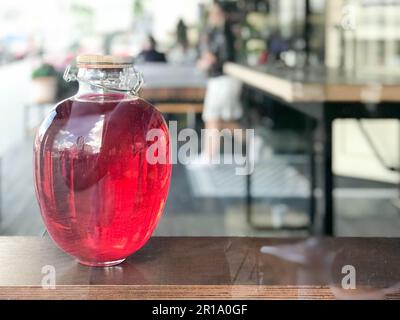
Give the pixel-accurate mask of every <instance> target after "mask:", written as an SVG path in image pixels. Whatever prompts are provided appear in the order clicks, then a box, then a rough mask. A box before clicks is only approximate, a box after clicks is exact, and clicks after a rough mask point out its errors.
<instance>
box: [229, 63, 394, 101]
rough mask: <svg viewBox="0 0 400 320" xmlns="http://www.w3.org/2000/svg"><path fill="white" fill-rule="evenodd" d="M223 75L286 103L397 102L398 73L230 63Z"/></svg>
mask: <svg viewBox="0 0 400 320" xmlns="http://www.w3.org/2000/svg"><path fill="white" fill-rule="evenodd" d="M224 72H225V73H226V74H228V75H230V76H232V77H234V78H237V79H239V80H241V81H242V82H244V83H246V84H248V85H251V86H253V87H255V88H257V89H260V90H262V91H265V92H266V93H268V94H271V95H273V96H276V97H278V98H281V99H283V100H284V101H286V102H289V103H303V102H315V103H323V102H362V103H368V102H399V101H400V76H399V75H398V74H397V75H394V74H392V75H391V74H378V73H374V74H372V73H367V72H364V71H363V70H362V69H360V70H357V71H351V72H349V71H343V70H338V69H328V68H316V67H304V68H301V69H294V68H289V67H285V66H278V65H276V66H275V65H270V66H260V67H249V66H245V65H241V64H237V63H231V62H229V63H226V64H225V65H224Z"/></svg>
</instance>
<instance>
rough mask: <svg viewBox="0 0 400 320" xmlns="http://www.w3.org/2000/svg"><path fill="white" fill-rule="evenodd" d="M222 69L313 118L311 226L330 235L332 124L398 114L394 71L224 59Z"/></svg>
mask: <svg viewBox="0 0 400 320" xmlns="http://www.w3.org/2000/svg"><path fill="white" fill-rule="evenodd" d="M224 72H225V73H226V74H228V75H230V76H232V77H235V78H237V79H239V80H241V81H243V82H244V83H245V84H246V85H248V86H249V87H251V88H254V90H257V91H260V92H262V93H263V94H265V95H266V96H268V97H269V98H270V99H273V100H275V101H278V102H280V103H282V104H283V105H286V106H288V107H290V108H292V109H295V110H297V111H299V112H301V113H302V114H305V115H306V116H308V117H309V119H312V120H316V121H317V128H316V130H314V131H313V130H311V132H310V140H311V141H310V145H311V146H310V160H311V179H310V180H311V181H310V189H311V190H310V191H311V193H310V194H311V205H310V208H311V209H310V211H311V222H314V217H315V216H316V215H315V214H314V212H315V211H317V210H316V205H315V203H314V202H315V201H314V190H315V187H316V184H317V183H318V184H319V187H320V188H321V190H322V194H323V197H322V200H323V201H322V205H321V206H320V207H319V210H318V211H319V212H318V213H319V214H318V215H317V217H321V219H320V220H321V221H318V223H316V224H315V225H316V226H317V228H314V230H313V231H314V232H317V233H323V234H325V235H333V234H334V222H335V221H334V215H333V214H334V202H333V189H334V179H333V172H332V123H333V121H334V120H335V119H344V118H356V119H361V118H374V119H376V118H381V119H382V118H386V119H398V118H400V107H399V103H400V76H399V75H398V74H397V75H396V74H392V75H390V74H389V75H388V74H386V75H385V74H379V73H376V74H375V73H368V72H364V71H363V70H361V69H360V70H354V71H350V72H346V71H343V70H338V69H327V68H323V67H321V68H316V67H304V68H302V69H295V68H288V67H285V66H281V65H279V66H278V65H277V66H274V65H270V66H265V67H248V66H245V65H240V64H236V63H226V64H225V65H224ZM309 127H310V126H309ZM315 132H317V133H318V134H315ZM317 140H318V141H317ZM316 141H317V142H316ZM316 150H318V152H316ZM314 154H315V155H314ZM316 156H318V157H319V161H318V162H319V163H321V164H322V170H321V171H322V172H321V174H320V175H316V174H315V169H314V167H315V165H314V160H315V157H316ZM316 176H319V177H320V178H319V179H318V181H316ZM250 184H251V176H249V177H248V183H247V185H248V190H249V189H250ZM250 202H251V195H250V193H249V192H248V203H250ZM250 213H251V205H248V215H250ZM315 229H317V230H315Z"/></svg>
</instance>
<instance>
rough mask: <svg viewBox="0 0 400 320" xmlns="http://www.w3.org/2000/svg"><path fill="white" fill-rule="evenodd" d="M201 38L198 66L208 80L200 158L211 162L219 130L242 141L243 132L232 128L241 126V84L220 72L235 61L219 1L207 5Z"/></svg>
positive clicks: (216, 145)
mask: <svg viewBox="0 0 400 320" xmlns="http://www.w3.org/2000/svg"><path fill="white" fill-rule="evenodd" d="M202 39H203V43H202V48H201V50H202V51H203V52H202V54H201V57H200V59H199V60H198V62H197V66H198V67H199V68H200V69H202V70H205V71H207V73H208V76H209V79H208V82H207V89H206V95H205V100H204V111H203V115H202V117H203V121H204V123H205V128H206V129H207V131H206V132H207V133H206V137H205V138H206V139H205V143H204V151H205V152H204V153H203V154H202V156H201V161H204V162H210V160H212V159H214V157H215V156H216V155H217V154H219V152H220V141H219V135H217V133H218V131H220V130H222V129H229V130H231V132H233V134H235V135H236V136H235V138H236V139H239V140H240V142H242V140H243V137H242V134H240V135H238V134H237V132H238V131H237V130H235V131H234V129H241V126H240V124H239V121H238V120H239V119H240V118H241V117H242V114H243V109H242V104H241V100H240V95H241V90H242V84H241V82H240V81H238V80H236V79H234V78H231V77H229V76H226V75H224V74H223V65H224V63H225V62H229V61H234V60H235V49H234V36H233V33H232V31H231V28H230V25H229V23H228V20H227V13H226V10H225V9H224V7H223V5H222V4H221V3H220V2H218V1H215V2H214V3H213V4H212V6H211V8H210V11H209V15H208V27H207V32H206V34H205V35H203V38H202ZM217 130H218V131H217Z"/></svg>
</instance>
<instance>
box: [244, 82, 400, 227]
mask: <svg viewBox="0 0 400 320" xmlns="http://www.w3.org/2000/svg"><path fill="white" fill-rule="evenodd" d="M251 90H256V91H259V90H258V89H255V88H252V89H251ZM263 93H264V94H265V95H267V96H268V97H270V98H273V99H275V100H278V101H279V102H280V103H282V104H284V105H286V106H288V107H290V108H292V109H295V110H297V111H299V112H301V113H302V114H304V115H306V116H307V117H308V124H307V131H308V136H309V137H310V144H309V150H308V153H309V160H310V222H311V226H310V231H311V233H317V234H324V235H334V234H335V228H334V224H335V217H334V199H333V190H334V187H335V182H334V176H333V171H332V125H333V121H334V120H336V119H346V118H347V119H399V118H400V105H399V103H398V102H380V103H377V104H374V105H370V104H364V103H361V102H346V101H335V102H324V103H288V102H286V101H284V100H282V99H280V98H278V97H275V96H271V95H269V94H267V93H266V92H263ZM312 121H316V122H317V127H316V129H315V130H316V131H317V132H318V135H316V134H315V132H314V130H313V126H312ZM316 146H318V147H317V148H316ZM316 149H317V150H316ZM317 165H318V166H319V165H320V166H319V168H316V167H317ZM317 169H319V170H317ZM318 178H319V179H318ZM318 184H319V185H320V186H321V189H322V202H321V203H320V206H319V207H318V208H317V206H316V201H315V193H314V191H315V187H316V186H317V185H318ZM246 185H247V195H246V205H247V210H246V211H247V221H248V222H249V223H250V224H251V213H252V212H251V211H252V208H251V207H252V196H251V175H249V176H247V183H246ZM317 209H318V210H317ZM317 213H318V216H317ZM317 217H318V220H319V221H316V220H317V219H316V218H317Z"/></svg>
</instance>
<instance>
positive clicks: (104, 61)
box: [76, 54, 133, 69]
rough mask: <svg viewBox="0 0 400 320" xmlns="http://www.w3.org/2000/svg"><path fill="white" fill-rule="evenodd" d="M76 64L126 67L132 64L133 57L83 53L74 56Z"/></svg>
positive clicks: (101, 67) (89, 66) (91, 66)
mask: <svg viewBox="0 0 400 320" xmlns="http://www.w3.org/2000/svg"><path fill="white" fill-rule="evenodd" d="M76 65H77V67H78V68H98V69H106V68H109V69H114V68H127V67H130V66H132V65H133V59H132V58H131V57H121V56H111V55H92V54H85V55H79V56H77V57H76Z"/></svg>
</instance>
